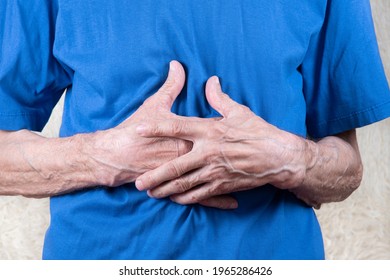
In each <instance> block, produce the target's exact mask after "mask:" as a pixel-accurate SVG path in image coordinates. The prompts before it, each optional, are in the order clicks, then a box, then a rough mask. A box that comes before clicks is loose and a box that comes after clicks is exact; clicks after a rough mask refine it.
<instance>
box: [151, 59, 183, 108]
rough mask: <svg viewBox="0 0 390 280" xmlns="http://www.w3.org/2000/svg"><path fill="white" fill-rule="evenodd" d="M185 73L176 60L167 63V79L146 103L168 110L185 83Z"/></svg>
mask: <svg viewBox="0 0 390 280" xmlns="http://www.w3.org/2000/svg"><path fill="white" fill-rule="evenodd" d="M185 78H186V77H185V71H184V68H183V66H182V65H181V64H180V63H179V62H178V61H176V60H172V61H171V62H170V63H169V72H168V77H167V79H166V81H165V83H164V84H163V85H162V86H161V88H160V89H159V90H158V91H157V92H156V93H155V94H154V95H152V96H151V97H149V98H148V99H147V103H149V104H153V105H158V106H159V107H162V108H164V109H167V110H170V109H171V107H172V105H173V102H174V101H175V100H176V98H177V96H178V95H179V94H180V92H181V90H182V89H183V86H184V83H185Z"/></svg>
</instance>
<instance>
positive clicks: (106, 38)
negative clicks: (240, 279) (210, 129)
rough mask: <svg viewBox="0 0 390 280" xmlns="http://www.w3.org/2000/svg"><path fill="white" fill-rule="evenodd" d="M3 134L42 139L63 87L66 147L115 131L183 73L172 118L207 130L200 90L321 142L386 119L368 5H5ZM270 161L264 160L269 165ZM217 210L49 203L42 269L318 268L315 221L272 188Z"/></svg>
mask: <svg viewBox="0 0 390 280" xmlns="http://www.w3.org/2000/svg"><path fill="white" fill-rule="evenodd" d="M0 8H1V9H0V19H1V20H0V42H1V50H0V51H1V52H0V63H1V64H0V129H9V130H16V129H21V128H29V129H35V130H40V129H42V127H43V125H44V124H45V122H46V121H47V118H48V116H49V114H50V111H51V109H52V107H53V105H54V104H55V102H56V101H57V100H58V98H59V96H60V95H61V93H62V90H63V89H65V88H67V89H68V91H67V94H66V100H65V108H64V116H63V123H62V127H61V136H71V135H74V134H76V133H83V132H93V131H96V130H102V129H108V128H112V127H114V126H116V125H118V124H119V123H121V122H122V121H123V120H125V119H126V118H127V117H128V116H130V115H131V114H132V113H133V112H134V111H135V110H136V109H137V108H138V107H139V106H140V105H141V104H142V102H143V101H144V100H145V99H146V98H147V97H148V96H150V95H152V94H153V93H154V92H155V91H156V90H157V89H158V88H159V87H160V86H161V85H162V83H163V82H164V80H165V78H166V75H167V70H168V63H169V61H170V60H173V59H176V60H178V61H180V62H181V63H182V64H183V65H184V66H185V68H186V72H187V83H186V85H185V88H184V90H183V91H182V93H181V94H180V96H179V98H178V99H177V101H176V102H175V104H174V107H173V111H174V112H176V113H178V114H181V115H187V116H200V117H212V116H215V115H216V112H215V111H213V110H212V109H211V107H210V106H209V105H208V104H207V101H206V99H205V96H204V85H205V82H206V80H207V78H208V77H210V76H212V75H218V76H219V77H220V78H221V83H222V86H223V90H224V91H225V92H227V93H228V94H229V95H230V96H231V98H233V99H234V100H236V101H237V102H239V103H241V104H244V105H246V106H248V107H250V108H251V109H252V110H253V111H254V112H255V113H256V114H258V115H259V116H261V117H262V118H264V119H265V120H267V121H268V122H270V123H272V124H274V125H275V126H277V127H279V128H281V129H284V130H287V131H290V132H292V133H295V134H297V135H301V136H304V137H305V136H307V135H310V136H312V137H324V136H327V135H332V134H335V133H338V132H342V131H345V130H349V129H352V128H356V127H359V126H362V125H367V124H369V123H372V122H375V121H379V120H381V119H384V118H386V117H388V116H389V115H390V94H389V87H388V84H387V81H386V78H385V76H384V71H383V67H382V65H381V61H380V58H379V54H378V48H377V44H376V39H375V34H374V29H373V25H372V19H371V13H370V7H369V1H368V0H364V1H363V0H362V1H352V0H337V1H335V0H334V1H331V0H328V1H312V0H302V1H281V0H280V1H265V0H248V1H242V0H229V1H226V0H224V1H222V0H213V1H210V0H198V1H193V0H154V1H151V0H143V1H136V3H135V1H125V0H116V1H99V0H88V1H72V0H66V1H61V0H59V1H49V0H36V1H2V2H1V7H0ZM264 160H266V159H264ZM234 195H235V197H236V198H237V199H238V202H239V205H240V206H239V208H238V209H237V210H233V211H222V210H217V209H212V208H206V207H202V206H199V205H190V206H181V205H177V204H175V203H173V202H171V201H169V200H165V199H163V200H155V199H151V198H149V197H147V195H146V194H145V193H144V192H139V191H137V190H136V189H135V187H134V185H133V184H128V185H125V186H121V187H118V188H110V189H109V188H105V187H104V186H100V187H99V186H98V187H97V188H94V189H90V190H86V191H79V192H75V193H72V194H69V195H63V196H59V197H55V198H52V199H51V224H50V227H49V229H48V231H47V234H46V238H45V246H44V252H43V257H44V258H45V259H322V258H324V252H323V244H322V237H321V231H320V227H319V225H318V222H317V220H316V217H315V214H314V212H313V209H312V208H310V207H308V206H306V205H305V204H304V203H302V202H301V201H299V200H298V199H296V198H295V197H294V196H293V195H292V194H291V193H289V192H288V191H281V190H278V189H276V188H274V187H272V186H262V187H259V188H257V189H254V190H250V191H245V192H240V193H236V194H234Z"/></svg>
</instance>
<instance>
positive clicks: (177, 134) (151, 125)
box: [136, 115, 215, 141]
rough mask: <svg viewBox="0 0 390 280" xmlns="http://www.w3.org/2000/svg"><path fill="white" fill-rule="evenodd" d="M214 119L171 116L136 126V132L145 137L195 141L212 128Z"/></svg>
mask: <svg viewBox="0 0 390 280" xmlns="http://www.w3.org/2000/svg"><path fill="white" fill-rule="evenodd" d="M213 122H215V120H214V119H201V118H187V117H181V116H173V115H172V116H171V118H170V119H167V120H163V121H158V122H155V121H149V122H148V123H142V124H140V125H139V126H138V127H137V128H136V132H137V133H138V134H139V135H140V136H143V137H172V138H181V139H184V140H188V141H194V140H195V139H198V138H200V137H202V136H203V135H204V134H205V132H206V131H208V130H209V129H211V125H212V124H213Z"/></svg>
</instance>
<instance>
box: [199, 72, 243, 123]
mask: <svg viewBox="0 0 390 280" xmlns="http://www.w3.org/2000/svg"><path fill="white" fill-rule="evenodd" d="M206 98H207V101H208V102H209V104H210V105H211V107H213V108H214V109H215V110H216V111H217V112H218V113H220V114H221V115H222V116H223V117H225V118H227V117H229V115H230V114H231V113H232V112H233V111H234V109H235V107H236V106H237V105H239V104H238V103H236V102H235V101H234V100H232V99H231V98H230V97H229V96H228V95H227V94H225V93H223V92H222V89H221V84H220V82H219V78H218V77H217V76H213V77H211V78H209V79H208V81H207V83H206Z"/></svg>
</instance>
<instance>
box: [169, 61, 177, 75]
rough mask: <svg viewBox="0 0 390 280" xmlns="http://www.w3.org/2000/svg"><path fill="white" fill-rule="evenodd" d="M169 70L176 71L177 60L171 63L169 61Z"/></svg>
mask: <svg viewBox="0 0 390 280" xmlns="http://www.w3.org/2000/svg"><path fill="white" fill-rule="evenodd" d="M169 70H171V71H173V72H175V71H176V65H175V62H174V60H172V61H171V62H170V63H169Z"/></svg>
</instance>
